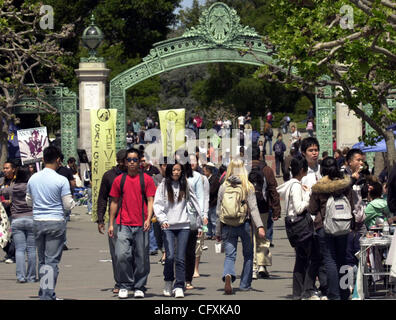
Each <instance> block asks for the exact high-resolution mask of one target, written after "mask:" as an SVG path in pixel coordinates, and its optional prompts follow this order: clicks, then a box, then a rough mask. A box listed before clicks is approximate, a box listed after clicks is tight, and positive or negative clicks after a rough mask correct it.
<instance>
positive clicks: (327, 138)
mask: <svg viewBox="0 0 396 320" xmlns="http://www.w3.org/2000/svg"><path fill="white" fill-rule="evenodd" d="M318 95H319V96H318ZM332 96H333V94H332V88H331V86H325V87H321V88H316V97H315V101H316V138H317V139H318V141H319V145H320V151H321V152H323V151H327V152H328V153H329V156H332V155H333V110H334V107H333V100H332Z"/></svg>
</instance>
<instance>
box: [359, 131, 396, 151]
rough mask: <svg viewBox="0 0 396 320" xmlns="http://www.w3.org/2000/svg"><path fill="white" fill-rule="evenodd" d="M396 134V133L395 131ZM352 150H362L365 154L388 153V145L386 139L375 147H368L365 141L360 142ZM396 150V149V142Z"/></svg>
mask: <svg viewBox="0 0 396 320" xmlns="http://www.w3.org/2000/svg"><path fill="white" fill-rule="evenodd" d="M393 133H394V134H396V131H393ZM352 148H354V149H355V148H356V149H360V150H362V151H363V152H386V143H385V139H382V140H381V141H379V142H377V143H376V144H375V145H374V146H367V145H365V144H364V142H363V141H360V142H358V143H356V144H354V145H353V146H352ZM395 148H396V140H395Z"/></svg>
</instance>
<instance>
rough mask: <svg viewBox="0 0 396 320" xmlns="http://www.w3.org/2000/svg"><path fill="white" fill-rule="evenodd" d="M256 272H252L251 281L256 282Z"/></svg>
mask: <svg viewBox="0 0 396 320" xmlns="http://www.w3.org/2000/svg"><path fill="white" fill-rule="evenodd" d="M257 278H258V277H257V271H256V270H253V273H252V279H253V280H257Z"/></svg>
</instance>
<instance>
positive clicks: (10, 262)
mask: <svg viewBox="0 0 396 320" xmlns="http://www.w3.org/2000/svg"><path fill="white" fill-rule="evenodd" d="M4 262H5V263H7V264H12V263H15V261H14V260H13V259H11V258H8V259H5V261H4Z"/></svg>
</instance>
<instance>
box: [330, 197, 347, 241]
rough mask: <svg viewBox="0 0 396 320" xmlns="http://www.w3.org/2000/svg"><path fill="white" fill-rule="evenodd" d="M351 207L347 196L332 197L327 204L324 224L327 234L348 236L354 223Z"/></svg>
mask: <svg viewBox="0 0 396 320" xmlns="http://www.w3.org/2000/svg"><path fill="white" fill-rule="evenodd" d="M352 218H353V216H352V211H351V205H350V204H349V201H348V199H347V197H346V196H344V195H342V196H340V197H333V196H330V197H329V199H327V202H326V215H325V218H324V222H323V227H324V230H325V232H326V233H327V234H330V235H333V236H340V235H345V234H348V233H349V231H350V230H351V223H352Z"/></svg>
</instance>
